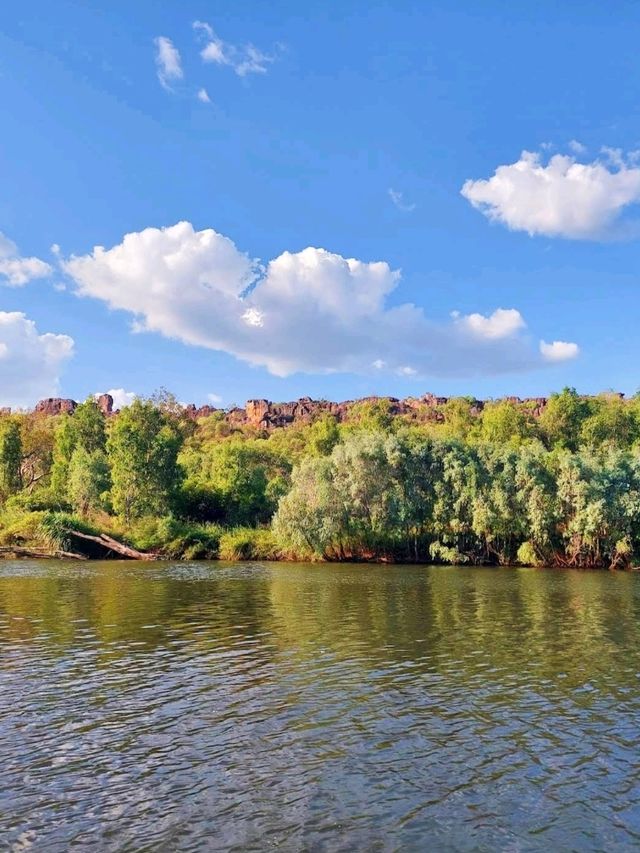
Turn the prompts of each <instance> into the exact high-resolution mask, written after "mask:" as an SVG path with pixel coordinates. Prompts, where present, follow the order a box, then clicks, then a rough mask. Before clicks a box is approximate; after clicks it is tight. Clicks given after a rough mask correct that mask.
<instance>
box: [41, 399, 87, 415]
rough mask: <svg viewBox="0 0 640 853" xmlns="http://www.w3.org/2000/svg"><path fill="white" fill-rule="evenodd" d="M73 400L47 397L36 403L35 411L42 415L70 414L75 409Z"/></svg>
mask: <svg viewBox="0 0 640 853" xmlns="http://www.w3.org/2000/svg"><path fill="white" fill-rule="evenodd" d="M77 407H78V404H77V403H76V401H75V400H63V399H62V398H61V397H47V399H46V400H40V402H39V403H36V412H39V413H40V414H43V415H72V414H73V413H74V412H75V410H76V409H77Z"/></svg>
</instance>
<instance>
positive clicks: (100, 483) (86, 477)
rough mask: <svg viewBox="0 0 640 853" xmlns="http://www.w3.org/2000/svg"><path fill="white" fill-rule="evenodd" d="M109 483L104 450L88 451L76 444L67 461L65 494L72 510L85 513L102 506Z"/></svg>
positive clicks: (81, 513)
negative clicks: (67, 470) (67, 481)
mask: <svg viewBox="0 0 640 853" xmlns="http://www.w3.org/2000/svg"><path fill="white" fill-rule="evenodd" d="M109 485H110V476H109V463H108V462H107V457H106V454H105V453H104V451H102V450H96V451H94V452H93V453H89V452H88V451H87V450H85V448H84V447H82V446H80V445H78V446H77V447H76V449H75V450H74V451H73V454H72V455H71V461H70V463H69V483H68V487H67V494H68V496H69V500H70V501H71V505H72V506H73V508H74V510H75V511H76V512H78V513H80V515H86V514H87V513H88V512H89V511H90V510H96V509H99V508H101V507H103V506H104V501H105V493H106V492H107V491H108V489H109Z"/></svg>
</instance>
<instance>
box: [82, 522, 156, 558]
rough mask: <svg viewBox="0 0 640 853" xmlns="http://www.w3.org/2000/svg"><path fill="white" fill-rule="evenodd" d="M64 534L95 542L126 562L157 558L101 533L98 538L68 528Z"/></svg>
mask: <svg viewBox="0 0 640 853" xmlns="http://www.w3.org/2000/svg"><path fill="white" fill-rule="evenodd" d="M65 532H66V533H69V534H71V535H72V536H76V537H77V538H78V539H84V540H86V541H87V542H95V544H96V545H101V546H102V547H103V548H106V550H107V551H113V552H114V554H120V556H121V557H125V559H127V560H157V559H158V557H157V555H156V554H149V553H148V552H145V551H137V550H136V549H135V548H131V547H130V546H129V545H124V544H123V543H122V542H118V540H117V539H112V538H111V536H107V534H106V533H101V534H100V535H99V536H93V535H92V534H90V533H81V532H80V531H79V530H73V529H71V528H68V529H67V530H66V531H65Z"/></svg>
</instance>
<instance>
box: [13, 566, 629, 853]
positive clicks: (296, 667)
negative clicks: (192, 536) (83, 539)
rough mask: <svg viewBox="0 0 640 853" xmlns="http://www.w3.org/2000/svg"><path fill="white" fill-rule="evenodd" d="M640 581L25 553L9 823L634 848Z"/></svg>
mask: <svg viewBox="0 0 640 853" xmlns="http://www.w3.org/2000/svg"><path fill="white" fill-rule="evenodd" d="M639 605H640V578H638V577H637V576H635V575H631V574H612V573H578V572H541V571H534V570H529V569H522V570H492V569H466V568H465V569H456V568H452V569H442V568H420V567H418V568H412V567H398V568H387V567H372V566H302V565H275V564H265V565H238V564H236V565H224V564H186V565H174V566H171V565H163V564H152V565H137V564H130V563H113V562H111V563H102V564H100V563H95V564H89V565H83V566H80V567H78V566H77V564H74V565H66V564H40V563H24V562H22V563H6V564H2V565H0V761H1V762H2V768H3V772H2V774H1V776H0V847H2V848H5V847H8V848H9V849H11V847H12V846H13V847H15V849H24V848H25V847H28V846H29V845H33V846H34V848H37V849H43V848H46V849H47V850H49V849H53V850H55V849H60V850H66V849H69V847H70V846H73V845H75V846H76V847H78V848H80V849H82V848H84V847H87V848H88V847H94V848H95V847H97V848H99V849H105V850H111V849H113V850H121V849H122V850H124V849H140V848H141V847H145V845H146V848H148V849H180V850H201V849H203V847H204V848H206V847H210V848H212V849H256V850H263V849H265V847H268V846H279V847H281V848H282V849H291V850H299V849H313V850H324V849H327V850H332V851H333V850H340V849H350V850H351V849H367V850H395V849H425V847H429V848H432V849H435V848H437V849H443V850H446V849H452V850H472V849H473V850H476V849H487V850H495V849H513V850H529V849H530V850H543V849H544V850H546V849H594V850H595V849H603V848H606V849H612V850H616V849H618V850H624V849H632V848H635V847H636V846H637V844H638V834H639V833H640V812H639V797H638V790H637V784H636V779H637V775H638V770H639V768H640V758H638V745H639V735H638V732H639V726H638V724H639V723H640V701H639V697H638V676H639V673H640V665H639V664H640V660H639V658H640V644H639V643H638V640H639V639H640V638H639V636H638V634H639V630H640V629H639V624H640V623H639V620H638V607H639ZM146 848H145V849H146Z"/></svg>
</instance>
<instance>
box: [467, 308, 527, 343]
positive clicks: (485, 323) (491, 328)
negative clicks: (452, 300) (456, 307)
mask: <svg viewBox="0 0 640 853" xmlns="http://www.w3.org/2000/svg"><path fill="white" fill-rule="evenodd" d="M453 316H454V319H455V320H456V322H457V323H458V325H459V326H462V327H463V328H465V329H467V330H468V332H469V333H470V334H472V335H475V336H476V337H478V338H485V339H487V340H492V339H493V340H496V339H498V338H507V337H509V336H511V335H513V334H515V332H517V331H519V330H520V329H524V327H525V326H526V323H525V322H524V318H523V316H522V314H521V313H520V312H519V311H517V310H516V309H515V308H496V310H495V311H494V312H493V314H490V315H489V316H488V317H485V316H484V315H483V314H467V316H466V317H461V316H460V315H459V314H458V313H456V312H454V315H453Z"/></svg>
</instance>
